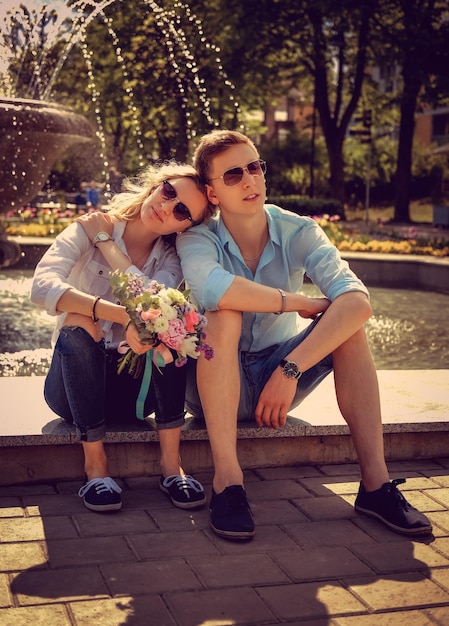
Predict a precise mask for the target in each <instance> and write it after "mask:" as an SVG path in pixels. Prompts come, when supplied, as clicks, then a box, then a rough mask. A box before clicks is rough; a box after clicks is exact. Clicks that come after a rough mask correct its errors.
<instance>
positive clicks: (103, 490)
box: [78, 476, 122, 513]
mask: <svg viewBox="0 0 449 626" xmlns="http://www.w3.org/2000/svg"><path fill="white" fill-rule="evenodd" d="M121 492H122V490H121V488H120V487H119V486H118V485H117V483H116V482H115V480H113V479H112V478H109V476H108V477H107V478H93V479H92V480H89V481H88V482H87V483H86V484H85V485H83V486H82V487H81V489H80V490H79V491H78V495H79V496H80V498H83V501H84V505H85V506H86V507H87V508H88V509H90V510H91V511H97V512H98V513H101V512H107V511H118V510H120V509H121V508H122V498H121V496H120V494H121Z"/></svg>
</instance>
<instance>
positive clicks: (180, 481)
mask: <svg viewBox="0 0 449 626" xmlns="http://www.w3.org/2000/svg"><path fill="white" fill-rule="evenodd" d="M159 488H160V490H161V491H163V492H164V493H165V494H166V495H167V496H168V497H169V498H170V500H171V501H172V503H173V504H174V505H175V506H177V507H179V508H180V509H196V508H197V507H199V506H202V505H203V504H205V503H206V494H205V493H204V487H203V485H202V484H201V483H200V482H198V481H197V480H195V478H193V477H192V476H188V475H186V476H180V475H178V474H176V475H173V476H167V478H164V477H163V476H161V478H160V481H159Z"/></svg>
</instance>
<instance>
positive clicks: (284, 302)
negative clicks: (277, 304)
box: [275, 287, 287, 315]
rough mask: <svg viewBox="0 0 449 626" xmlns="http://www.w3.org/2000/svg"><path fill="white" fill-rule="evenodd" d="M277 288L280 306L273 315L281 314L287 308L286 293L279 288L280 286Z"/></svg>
mask: <svg viewBox="0 0 449 626" xmlns="http://www.w3.org/2000/svg"><path fill="white" fill-rule="evenodd" d="M277 290H278V291H279V293H280V294H281V296H282V306H281V310H280V311H277V312H275V315H282V313H285V309H286V308H287V294H286V293H285V291H284V290H283V289H280V287H277Z"/></svg>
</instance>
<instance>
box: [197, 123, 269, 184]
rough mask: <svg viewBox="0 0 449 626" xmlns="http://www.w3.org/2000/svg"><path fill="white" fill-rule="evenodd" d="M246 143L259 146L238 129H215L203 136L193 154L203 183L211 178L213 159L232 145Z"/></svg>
mask: <svg viewBox="0 0 449 626" xmlns="http://www.w3.org/2000/svg"><path fill="white" fill-rule="evenodd" d="M238 144H246V145H249V146H252V147H253V148H254V150H255V151H256V152H258V151H257V148H256V146H255V145H254V143H253V142H252V141H251V139H250V138H249V137H247V136H246V135H243V134H242V133H240V132H239V131H237V130H213V131H212V132H210V133H208V134H207V135H204V136H203V137H201V140H200V143H199V144H198V147H197V148H196V150H195V153H194V155H193V166H194V168H195V170H196V171H197V172H198V174H199V175H200V177H201V180H202V182H203V183H207V182H208V181H209V179H210V164H211V161H212V159H213V158H214V157H215V156H217V154H221V153H222V152H225V151H226V150H228V149H229V148H230V147H231V146H235V145H238Z"/></svg>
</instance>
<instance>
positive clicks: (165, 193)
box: [161, 180, 200, 225]
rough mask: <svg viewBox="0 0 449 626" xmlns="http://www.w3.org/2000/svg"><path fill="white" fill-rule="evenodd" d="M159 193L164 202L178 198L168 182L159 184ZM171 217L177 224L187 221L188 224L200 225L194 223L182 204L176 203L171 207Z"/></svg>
mask: <svg viewBox="0 0 449 626" xmlns="http://www.w3.org/2000/svg"><path fill="white" fill-rule="evenodd" d="M161 192H162V197H163V198H164V200H168V201H171V200H176V198H177V197H178V196H177V195H176V189H175V188H174V187H173V185H172V184H171V183H170V182H169V181H168V180H164V181H163V183H162V184H161ZM173 215H174V217H175V219H176V220H178V222H183V221H184V220H189V222H192V224H193V225H195V224H200V222H196V221H195V220H194V219H193V217H192V215H191V213H190V211H189V209H188V208H187V207H186V205H185V204H184V203H183V202H177V203H176V204H175V206H174V207H173Z"/></svg>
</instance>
